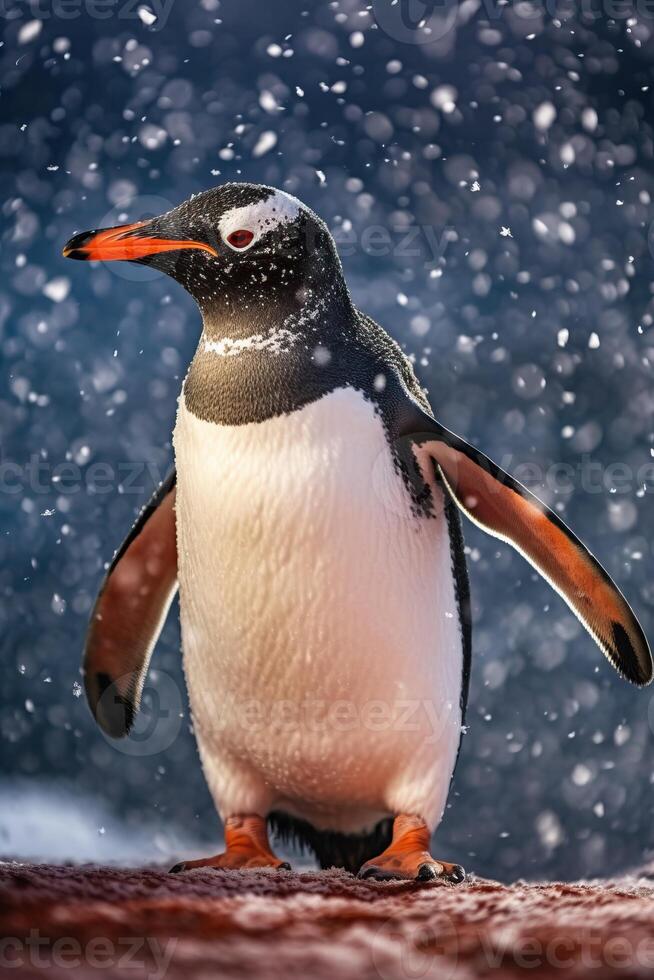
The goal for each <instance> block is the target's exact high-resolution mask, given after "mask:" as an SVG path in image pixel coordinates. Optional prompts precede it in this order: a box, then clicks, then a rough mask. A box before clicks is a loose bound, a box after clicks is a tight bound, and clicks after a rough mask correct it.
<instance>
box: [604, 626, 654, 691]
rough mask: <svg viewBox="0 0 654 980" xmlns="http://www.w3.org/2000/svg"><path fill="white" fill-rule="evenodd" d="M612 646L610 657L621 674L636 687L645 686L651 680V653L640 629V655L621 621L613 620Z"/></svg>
mask: <svg viewBox="0 0 654 980" xmlns="http://www.w3.org/2000/svg"><path fill="white" fill-rule="evenodd" d="M611 626H612V629H613V648H612V650H611V659H612V660H613V663H614V665H615V667H616V669H617V670H618V671H619V672H620V673H621V674H622V676H623V677H624V678H625V679H626V680H628V681H629V682H630V683H631V684H634V685H635V686H636V687H647V685H648V684H650V683H651V681H652V676H653V673H652V654H651V652H650V649H649V645H648V643H647V640H646V639H645V636H644V634H643V633H642V631H640V639H641V644H640V655H639V652H638V651H637V650H636V649H635V648H634V645H633V643H632V642H631V638H630V637H629V634H628V633H627V631H626V629H625V628H624V626H623V625H622V623H618V622H615V621H613V622H612V623H611Z"/></svg>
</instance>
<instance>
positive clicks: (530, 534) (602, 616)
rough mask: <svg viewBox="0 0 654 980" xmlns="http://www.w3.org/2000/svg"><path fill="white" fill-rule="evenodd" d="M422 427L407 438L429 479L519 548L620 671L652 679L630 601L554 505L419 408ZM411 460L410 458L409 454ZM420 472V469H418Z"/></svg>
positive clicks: (404, 449)
mask: <svg viewBox="0 0 654 980" xmlns="http://www.w3.org/2000/svg"><path fill="white" fill-rule="evenodd" d="M421 414H422V418H421V423H423V424H424V431H420V432H413V433H412V434H411V435H409V436H408V437H406V438H408V440H409V445H408V446H407V444H406V442H405V441H404V440H401V444H402V448H401V449H400V453H401V455H402V456H403V457H404V459H405V461H406V460H407V458H409V457H407V449H410V453H411V456H412V457H413V466H414V467H415V466H416V464H417V467H418V472H419V474H420V475H421V476H422V478H423V480H425V481H426V482H427V483H428V484H429V482H430V480H429V478H430V477H431V480H432V481H433V479H434V466H435V467H436V474H437V476H440V478H441V479H442V482H443V484H444V485H445V487H446V489H447V490H448V491H449V493H450V495H451V496H452V498H453V499H454V501H455V503H456V504H457V505H458V506H459V508H460V509H461V510H462V511H463V512H464V513H465V514H466V515H467V516H468V517H469V518H470V519H471V520H472V521H474V523H475V524H477V525H478V526H479V527H481V528H482V529H483V530H484V531H487V532H488V533H489V534H492V535H493V536H494V537H497V538H500V539H501V540H502V541H506V542H507V543H508V544H510V545H513V547H514V548H515V549H516V550H517V551H519V552H520V554H522V555H523V556H524V557H525V558H526V559H527V560H528V561H529V562H530V563H531V564H532V565H533V567H534V568H535V569H536V570H537V571H538V572H539V573H540V574H541V575H542V576H543V577H544V578H545V579H546V580H547V581H548V582H549V584H550V585H551V586H552V587H553V588H554V589H555V590H556V591H557V592H558V593H559V595H560V596H561V597H562V598H563V599H564V600H565V601H566V602H567V604H568V606H569V607H570V609H571V610H572V611H573V612H574V613H575V615H576V616H577V617H578V619H579V620H580V621H581V623H582V625H583V626H584V627H585V628H586V629H587V630H588V632H589V633H590V635H591V636H592V637H593V639H594V640H595V642H596V643H597V645H598V646H599V647H600V649H601V650H602V651H603V652H604V653H605V654H606V656H607V657H608V659H609V660H610V661H611V663H612V664H613V666H614V667H615V668H616V670H617V671H618V672H619V673H620V674H622V675H623V676H624V677H626V678H627V680H629V681H631V682H632V683H633V684H636V685H638V686H643V685H645V684H649V682H650V681H651V679H652V654H651V652H650V648H649V645H648V643H647V639H646V638H645V635H644V633H643V631H642V629H641V627H640V624H639V623H638V620H637V619H636V617H635V615H634V613H633V611H632V609H631V607H630V606H629V604H628V603H627V601H626V599H625V598H624V596H623V595H622V593H621V592H620V590H619V589H618V587H617V586H616V584H615V583H614V582H613V580H612V579H611V578H610V576H609V575H608V573H607V572H606V571H605V570H604V569H603V568H602V566H601V565H600V563H599V562H598V561H597V559H596V558H594V557H593V555H591V553H590V552H589V551H588V549H587V548H586V547H585V546H584V545H583V544H582V543H581V541H580V540H579V539H578V538H577V537H576V535H575V534H574V533H573V532H572V531H571V530H570V528H569V527H567V525H566V524H564V523H563V521H562V520H561V519H560V517H558V516H557V515H556V514H555V513H554V511H552V510H550V509H549V507H546V506H545V505H544V504H543V503H541V502H540V501H539V500H538V499H537V498H536V497H535V496H534V495H533V494H532V493H530V491H529V490H527V489H526V487H523V486H522V485H521V484H520V483H518V481H517V480H514V479H513V477H512V476H510V475H509V474H508V473H506V472H505V471H504V470H502V469H500V467H499V466H497V465H496V464H495V463H494V462H493V461H492V460H490V459H489V458H488V457H487V456H485V455H484V454H483V453H482V452H480V451H479V450H478V449H475V448H474V447H473V446H471V445H469V444H468V443H467V442H465V441H464V440H463V439H461V438H459V436H456V435H455V434H454V433H453V432H450V431H449V430H448V429H446V428H444V427H443V426H441V425H440V424H439V423H438V422H436V421H435V420H434V419H432V418H431V417H430V416H428V415H426V414H425V413H421ZM409 465H411V460H410V458H409ZM416 475H417V474H416Z"/></svg>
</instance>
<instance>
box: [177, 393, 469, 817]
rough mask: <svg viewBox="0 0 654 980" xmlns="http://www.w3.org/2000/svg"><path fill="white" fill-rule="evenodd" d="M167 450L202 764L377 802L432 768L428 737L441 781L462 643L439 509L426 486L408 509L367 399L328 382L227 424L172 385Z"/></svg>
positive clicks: (451, 750) (299, 794)
mask: <svg viewBox="0 0 654 980" xmlns="http://www.w3.org/2000/svg"><path fill="white" fill-rule="evenodd" d="M174 444H175V454H176V460H177V504H176V514H177V533H178V552H179V557H178V560H179V579H180V603H181V618H182V640H183V646H184V661H185V670H186V674H187V680H188V684H189V691H190V697H191V706H192V709H193V717H194V724H195V729H196V734H197V736H198V741H199V744H200V750H201V753H202V755H203V759H204V761H205V768H206V759H207V756H211V757H221V758H223V759H224V760H225V764H226V765H227V764H228V763H227V760H228V759H232V760H233V759H238V760H239V764H241V763H242V764H244V765H245V764H247V766H248V768H249V769H251V770H253V771H256V772H258V773H261V775H262V778H263V779H264V780H265V782H266V785H267V786H269V787H272V789H271V792H272V794H273V796H274V797H275V799H281V800H286V801H288V800H293V799H305V800H306V799H307V798H311V799H314V798H315V799H314V802H315V803H316V805H317V806H318V805H327V804H328V803H330V802H333V803H334V804H337V803H338V802H339V800H340V799H341V797H342V799H343V800H345V799H348V800H349V801H350V802H352V801H353V798H354V799H357V798H360V802H361V805H362V806H371V807H377V806H378V807H380V808H381V809H383V803H384V801H383V799H382V797H383V796H384V789H383V787H384V786H388V785H390V784H392V782H393V778H394V773H395V772H396V771H398V770H400V769H403V770H404V772H405V773H407V774H409V773H411V772H413V770H414V767H415V766H416V765H418V766H420V759H423V760H427V759H429V765H430V768H432V767H433V765H434V757H435V756H438V755H439V754H440V752H439V748H438V746H439V745H440V747H441V749H442V753H443V757H444V758H443V762H445V763H446V765H447V767H448V769H449V771H448V775H447V779H449V772H451V769H452V766H453V762H454V757H455V755H456V747H457V746H458V739H459V731H460V705H459V698H460V690H461V673H462V644H461V634H460V624H459V614H458V608H457V603H456V596H455V588H454V581H453V575H452V556H451V551H450V538H449V530H448V526H447V520H446V517H445V514H444V512H443V507H442V503H443V502H442V497H440V494H441V491H440V489H438V488H437V487H434V488H433V493H434V495H435V497H438V498H439V499H438V500H436V501H435V503H436V506H435V508H434V510H435V516H433V517H425V516H420V517H419V516H416V514H415V512H414V508H412V501H411V497H410V494H409V492H408V489H407V487H406V485H405V482H404V480H403V478H402V476H401V474H400V473H399V472H398V470H397V468H396V465H395V461H394V458H393V454H392V452H391V448H390V446H389V443H388V440H387V437H386V434H385V430H384V426H383V423H382V420H381V418H380V417H379V415H378V414H377V412H376V410H375V407H374V406H373V405H372V403H371V402H370V401H368V400H366V399H365V398H364V396H363V395H362V394H361V393H360V392H358V391H355V390H354V389H352V388H341V389H337V390H336V391H333V392H331V393H330V394H328V395H325V396H323V397H322V398H321V399H319V400H318V401H315V402H313V403H311V404H309V405H306V406H304V407H303V408H301V409H299V410H298V411H296V412H294V413H292V414H289V415H285V416H280V417H277V418H272V419H269V420H267V421H264V422H257V423H249V424H245V425H240V426H234V427H228V426H220V425H215V424H213V423H210V422H206V421H203V420H201V419H199V418H197V417H196V416H194V415H192V414H191V413H190V412H189V411H188V409H187V408H186V406H185V403H184V397H183V395H182V398H181V399H180V406H179V412H178V417H177V424H176V428H175V434H174ZM364 773H365V774H366V776H365V778H363V774H364ZM375 782H377V783H378V784H379V785H378V786H376V787H374V788H371V783H375ZM325 793H327V795H328V796H329V797H330V799H329V800H324V799H322V796H323V795H324V794H325Z"/></svg>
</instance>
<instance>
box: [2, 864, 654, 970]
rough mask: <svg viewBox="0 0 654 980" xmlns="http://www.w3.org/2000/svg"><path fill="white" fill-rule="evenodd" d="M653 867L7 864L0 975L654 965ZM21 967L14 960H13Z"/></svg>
mask: <svg viewBox="0 0 654 980" xmlns="http://www.w3.org/2000/svg"><path fill="white" fill-rule="evenodd" d="M653 899H654V887H652V885H651V883H650V881H649V879H647V878H640V879H624V880H622V881H620V882H613V883H608V882H604V883H593V884H549V885H526V884H515V885H512V886H505V885H500V884H498V883H496V882H492V881H485V880H481V879H470V880H468V881H467V882H466V883H465V884H463V885H459V886H449V885H439V884H426V885H420V886H415V885H410V884H409V885H405V884H397V883H386V884H378V883H373V882H370V883H368V882H359V881H357V880H356V879H354V878H352V877H351V876H350V875H346V874H344V873H341V872H336V871H332V872H307V873H302V874H289V873H284V872H246V873H243V872H230V871H194V872H191V873H189V874H186V875H180V876H171V875H168V874H166V873H164V872H162V871H159V870H152V869H138V870H119V869H116V868H102V867H95V866H85V867H51V866H37V865H18V864H3V865H0V927H1V935H2V937H4V938H3V939H2V940H0V976H3V977H5V976H6V977H16V978H19V980H23V978H24V977H26V976H43V975H44V974H43V966H44V965H46V964H47V965H48V967H49V969H48V970H47V976H48V977H51V978H58V977H70V976H71V975H72V976H75V977H76V978H80V977H100V976H102V977H108V978H111V977H116V976H121V977H132V978H137V977H141V976H146V975H148V976H151V977H154V978H163V977H164V976H165V977H167V978H169V980H178V978H180V980H181V978H188V980H196V978H205V977H206V978H214V977H219V976H226V977H234V978H236V977H238V978H243V977H256V978H268V977H293V978H297V980H321V978H326V980H366V978H376V980H391V978H392V980H395V978H398V980H422V978H425V977H426V978H434V980H448V978H451V977H454V978H458V980H467V978H471V977H483V976H486V975H488V974H493V975H495V976H501V977H512V976H514V975H516V974H518V973H522V972H525V973H528V974H530V975H531V976H538V977H543V976H547V977H550V976H551V977H555V976H556V977H559V976H561V974H562V971H563V970H566V971H567V973H568V975H569V976H581V975H584V976H586V975H588V976H591V977H596V978H598V980H599V978H601V977H604V976H607V975H613V974H615V975H616V976H619V977H621V978H626V977H645V976H648V977H650V976H652V975H654V900H653ZM19 963H20V964H22V968H18V964H19Z"/></svg>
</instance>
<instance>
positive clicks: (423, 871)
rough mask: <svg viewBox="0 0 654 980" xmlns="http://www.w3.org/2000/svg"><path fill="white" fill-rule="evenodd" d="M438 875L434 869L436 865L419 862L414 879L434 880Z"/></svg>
mask: <svg viewBox="0 0 654 980" xmlns="http://www.w3.org/2000/svg"><path fill="white" fill-rule="evenodd" d="M438 877H440V876H439V874H438V872H437V871H436V867H435V865H433V864H427V863H426V862H425V864H421V865H420V867H419V868H418V874H417V875H416V881H435V879H436V878H438Z"/></svg>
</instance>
